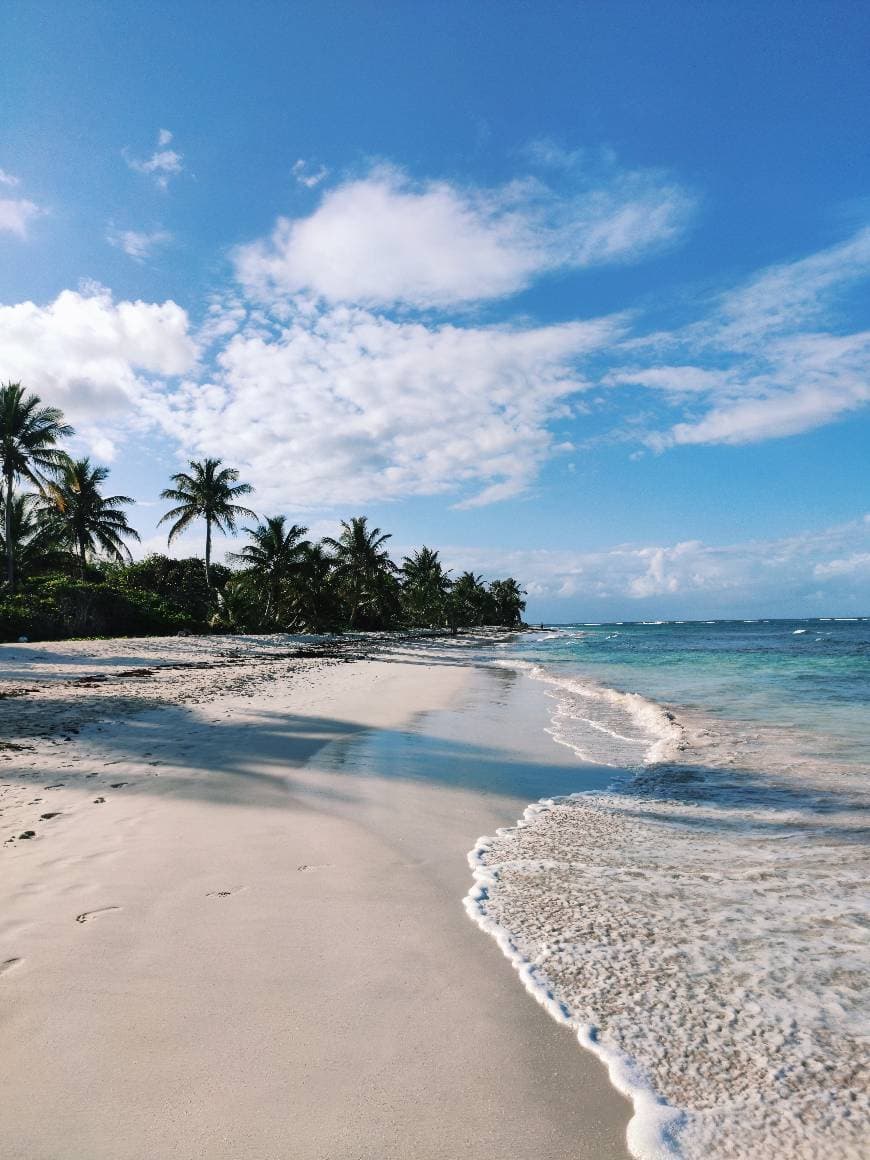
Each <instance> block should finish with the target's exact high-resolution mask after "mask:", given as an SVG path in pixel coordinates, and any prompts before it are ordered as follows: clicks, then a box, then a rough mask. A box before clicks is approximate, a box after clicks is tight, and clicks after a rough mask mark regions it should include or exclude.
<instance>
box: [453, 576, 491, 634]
mask: <svg viewBox="0 0 870 1160" xmlns="http://www.w3.org/2000/svg"><path fill="white" fill-rule="evenodd" d="M491 603H492V598H491V596H490V594H489V593H488V592H487V590H486V588H485V587H484V585H483V579H482V577H480V576H475V574H474V573H473V572H463V573H462V574H461V575H460V576H457V578H456V580H455V582H454V584H453V589H452V591H451V593H450V599H449V601H448V616H449V620H450V628H451V630H452V631H453V632H454V633H455V632H456V629H457V628H460V627H462V628H464V627H467V626H468V625H472V624H485V623H486V621H487V619H488V616H487V614H488V612H489V606H490V605H491Z"/></svg>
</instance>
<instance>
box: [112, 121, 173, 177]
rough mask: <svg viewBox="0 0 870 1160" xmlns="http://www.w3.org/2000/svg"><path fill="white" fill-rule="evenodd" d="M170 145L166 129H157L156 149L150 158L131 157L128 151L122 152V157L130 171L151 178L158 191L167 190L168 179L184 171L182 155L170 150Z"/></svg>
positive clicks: (170, 136) (169, 137) (169, 135)
mask: <svg viewBox="0 0 870 1160" xmlns="http://www.w3.org/2000/svg"><path fill="white" fill-rule="evenodd" d="M171 144H172V133H170V131H169V130H168V129H159V130H158V131H157V148H156V149H155V150H154V152H153V153H152V154H151V156H150V157H145V158H137V157H133V156H132V155H131V154H130V151H129V150H128V149H124V150H123V151H122V156H123V158H124V160H125V161H126V162H127V165H128V166H129V167H130V169H133V170H135V172H136V173H144V174H146V175H147V176H149V177H151V178H153V179H154V182H155V184H156V185H157V186H158V187H159V188H160V189H168V187H169V181H170V179H171V178H173V177H176V176H177V175H178V174H179V173H181V172H182V171H183V169H184V154H182V153H179V152H178V151H177V150H176V149H172V148H170V146H171Z"/></svg>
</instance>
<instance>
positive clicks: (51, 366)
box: [0, 0, 870, 622]
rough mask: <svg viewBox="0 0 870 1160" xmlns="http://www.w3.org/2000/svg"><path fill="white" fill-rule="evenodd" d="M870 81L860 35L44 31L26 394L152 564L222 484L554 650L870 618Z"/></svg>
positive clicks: (149, 6) (410, 12)
mask: <svg viewBox="0 0 870 1160" xmlns="http://www.w3.org/2000/svg"><path fill="white" fill-rule="evenodd" d="M868 43H870V8H868V7H867V5H865V4H861V3H851V2H850V0H837V2H831V0H825V2H819V3H804V2H801V0H788V2H780V0H766V2H765V3H764V4H761V5H759V4H757V3H744V2H742V0H727V2H724V0H723V2H721V3H718V2H705V0H691V2H683V0H673V2H668V0H662V2H660V3H658V4H655V5H647V4H641V3H639V2H632V3H625V2H623V0H602V2H586V3H584V2H581V0H574V2H572V3H560V2H556V0H550V2H548V0H538V2H536V3H526V2H518V0H499V2H497V3H495V2H492V3H491V2H489V0H475V2H472V3H469V2H468V0H464V2H453V0H438V2H437V3H435V2H434V0H414V2H411V0H404V2H403V3H393V2H391V0H379V2H378V3H368V2H366V0H356V2H353V3H350V2H344V0H342V2H332V3H330V2H326V0H320V2H318V3H314V2H310V3H290V2H284V3H278V2H274V3H271V2H270V3H265V2H262V0H253V2H250V0H249V2H247V3H244V4H242V3H230V2H222V0H211V2H209V3H200V2H198V0H188V2H187V3H185V4H184V5H178V4H175V3H172V4H168V3H163V2H160V0H156V2H155V0H149V2H148V3H139V2H138V0H125V3H124V4H120V5H119V4H116V3H101V2H85V0H66V2H65V3H60V2H51V3H47V2H44V0H6V4H5V5H4V20H3V23H2V27H0V48H2V59H3V62H4V66H3V69H2V72H0V109H2V117H0V381H4V382H5V381H20V382H22V383H23V384H24V385H25V386H26V387H28V388H30V389H31V390H33V391H35V392H36V393H37V394H39V395H40V397H42V398H43V399H44V400H45V401H46V402H50V403H53V404H55V405H57V406H59V407H61V408H62V409H63V411H64V412H65V414H66V416H67V418H68V419H69V421H70V422H72V423H73V424H74V426H75V428H76V432H77V434H76V438H75V440H74V442H73V444H72V445H71V449H72V450H74V451H75V452H76V453H79V454H89V455H90V456H91V457H92V458H93V459H94V460H95V461H96V462H99V463H103V464H106V465H107V466H109V467H110V469H111V476H110V481H109V482H110V484H111V488H110V490H111V491H113V492H120V493H124V494H129V495H131V496H133V497H135V499H136V500H137V505H136V508H135V509H134V512H133V513H132V516H131V522H133V524H134V526H136V527H138V529H139V531H140V533H141V535H142V545H141V546H140V547H139V548H137V553H138V554H142V553H143V552H147V551H166V550H167V548H166V538H165V527H164V528H160V527H158V526H157V525H158V520H159V519H160V516H161V515H162V513H163V511H164V510H165V507H166V505H165V504H164V503H163V502H162V501H161V500H160V498H159V495H160V491H161V490H162V489H163V488H164V487H166V486H167V485H168V482H169V477H170V475H171V474H172V473H174V472H176V471H179V470H183V469H184V468H185V466H186V464H187V462H188V460H189V459H191V458H202V457H204V456H215V457H220V458H221V459H223V460H224V461H225V462H226V463H228V464H230V465H232V466H235V467H237V468H238V469H239V471H240V473H241V477H242V478H243V479H244V480H246V481H247V482H250V483H251V484H253V485H254V487H255V489H256V491H255V493H254V496H253V498H252V501H251V502H252V506H253V507H254V508H255V510H256V511H257V512H258V513H259V514H260V515H272V514H276V513H278V512H284V513H286V514H287V515H288V516H290V517H291V518H292V519H293V520H294V521H297V522H302V523H304V524H306V525H307V526H308V527H309V528H310V529H311V533H312V535H315V536H320V535H324V534H332V533H333V532H334V530H335V528H336V525H337V521H338V520H339V519H345V518H348V517H349V516H351V515H357V514H366V515H367V516H368V517H369V519H370V520H371V522H372V523H373V524H375V525H377V526H379V527H381V528H383V529H384V530H386V531H389V532H391V533H392V535H393V539H392V541H391V544H392V547H393V550H394V554H395V555H396V556H397V558H401V556H402V555H403V554H405V553H407V552H409V551H411V550H412V549H414V548H416V547H419V546H420V545H421V544H424V543H425V544H427V545H429V546H434V547H437V548H439V549H440V550H441V555H442V558H443V559H444V561H445V563H446V564H448V565H449V566H451V567H453V568H454V569H455V570H462V569H465V568H472V569H474V570H475V571H476V572H479V573H482V574H483V575H484V576H486V577H490V576H497V575H504V574H505V573H511V574H513V575H515V576H516V577H517V578H518V579H519V580H521V581H522V582H523V583H524V585H525V587H526V588H527V590H528V593H529V608H528V616H529V618H532V619H535V620H539V619H546V620H552V621H561V622H567V621H572V620H606V619H652V618H658V617H680V618H689V617H699V618H707V617H720V616H746V617H753V616H775V615H782V616H798V615H806V616H815V615H819V616H827V615H841V616H848V615H858V614H867V613H868V612H870V598H868V597H870V496H868V482H870V469H868V450H870V407H868V403H870V309H868V307H870V294H868V285H870V283H868V277H870V181H868V178H870V159H868V149H867V135H866V126H867V124H868V123H870V99H868V75H870V74H868V68H867V45H868ZM201 539H202V535H201V532H197V531H194V532H193V533H191V535H189V536H186V537H185V538H184V539H183V540H182V541H179V542H178V543H177V544H175V545H174V546H173V549H172V552H173V554H182V555H187V554H197V553H201V551H202V544H201V542H200V541H201ZM223 547H226V545H223Z"/></svg>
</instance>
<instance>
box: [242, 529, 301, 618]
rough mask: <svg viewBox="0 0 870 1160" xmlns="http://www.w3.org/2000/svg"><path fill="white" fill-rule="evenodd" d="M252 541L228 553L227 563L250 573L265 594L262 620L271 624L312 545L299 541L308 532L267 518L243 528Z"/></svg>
mask: <svg viewBox="0 0 870 1160" xmlns="http://www.w3.org/2000/svg"><path fill="white" fill-rule="evenodd" d="M243 531H245V532H247V534H248V535H249V536H250V537H251V543H250V544H245V546H244V547H243V548H242V550H241V552H228V553H227V559H228V560H232V561H234V563H237V564H242V565H244V566H245V567H246V568H248V569H250V573H251V575H252V578H253V580H254V581H255V582H256V583H259V584H261V585H262V586H263V587H265V590H266V607H265V609H264V611H263V618H264V620H265V621H266V622H267V623H269V624H273V623H274V622H275V620H276V618H277V617H278V610H279V604H280V599H281V589H282V587H283V586H284V585H286V583H287V581H288V580H290V578H291V577H292V575H293V573H294V571H296V570H297V569H298V567H299V564H300V562H301V559H302V556H303V553H304V551H305V549H306V548H310V547H311V545H310V544H309V543H308V541H307V540H303V539H302V537H303V536H304V535H305V533H306V532H307V531H308V528H305V527H303V526H302V525H301V524H291V525H290V526H289V527H288V526H287V518H286V516H267V517H266V521H265V523H262V524H258V525H257V527H255V528H244V529H243Z"/></svg>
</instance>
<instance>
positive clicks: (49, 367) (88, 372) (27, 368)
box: [0, 289, 197, 459]
mask: <svg viewBox="0 0 870 1160" xmlns="http://www.w3.org/2000/svg"><path fill="white" fill-rule="evenodd" d="M196 355H197V349H196V345H195V343H194V341H193V339H192V338H191V336H190V333H189V325H188V319H187V314H186V313H185V311H184V310H182V308H181V307H180V306H178V305H176V303H174V302H171V301H169V302H163V303H147V302H115V301H113V299H112V296H111V294H110V293H109V292H108V291H107V290H104V289H99V290H97V291H94V292H90V293H80V292H76V291H73V290H64V291H63V292H62V293H61V294H59V295H58V297H57V298H56V299H55V300H54V301H53V302H51V303H49V304H48V305H47V306H38V305H36V304H35V303H33V302H21V303H18V304H17V305H14V306H0V360H2V365H0V380H2V381H4V382H5V381H7V380H11V381H13V382H18V381H20V382H21V383H23V384H24V386H25V387H27V388H28V389H30V390H33V391H35V392H36V393H37V394H39V395H40V396H42V397H43V398H45V399H48V400H50V401H51V402H52V403H54V404H56V405H57V406H59V407H61V409H62V410H63V411H64V412H65V413H66V415H67V417H68V419H69V420H70V421H71V422H72V423H74V424H75V425H76V427H77V429H78V432H79V434H80V435H81V436H82V438H83V440H84V441H85V442H86V443H88V445H89V446H91V447H92V448H93V449H94V450H95V452H98V453H99V455H100V457H101V458H103V459H106V458H109V457H110V456H111V454H112V453H113V448H114V444H115V441H116V438H117V437H118V433H119V432H120V431H121V430H122V429H123V428H124V427H126V426H127V425H129V424H134V425H135V424H138V423H142V422H143V421H144V420H145V419H146V417H147V416H148V414H150V411H151V408H152V407H154V406H155V405H156V404H155V399H156V398H157V397H158V394H159V391H160V390H161V389H162V384H161V383H160V382H159V381H155V380H154V379H153V378H152V376H161V377H165V376H176V375H181V374H185V373H188V372H189V371H190V370H191V369H192V368H193V366H194V363H195V359H196Z"/></svg>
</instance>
